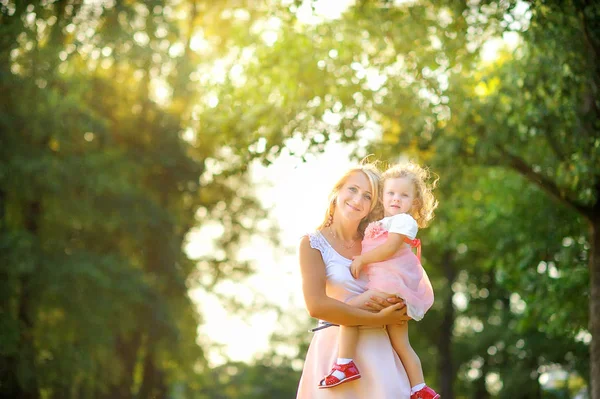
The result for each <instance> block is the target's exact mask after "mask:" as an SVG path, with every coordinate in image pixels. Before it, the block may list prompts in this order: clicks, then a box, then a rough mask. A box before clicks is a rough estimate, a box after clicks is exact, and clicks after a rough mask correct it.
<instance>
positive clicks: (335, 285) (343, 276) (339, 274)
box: [308, 231, 368, 302]
mask: <svg viewBox="0 0 600 399" xmlns="http://www.w3.org/2000/svg"><path fill="white" fill-rule="evenodd" d="M308 238H309V241H310V246H311V247H312V248H314V249H317V250H319V252H321V257H322V258H323V262H324V263H325V273H326V276H327V282H326V285H325V290H326V293H327V296H328V297H330V298H334V299H337V300H338V301H342V302H345V301H347V300H348V299H350V298H352V297H353V296H355V295H358V294H362V293H363V292H365V291H366V290H367V282H368V280H367V277H366V275H365V273H361V275H360V277H359V279H357V280H355V279H354V277H352V274H351V273H350V264H351V263H352V260H351V259H348V258H345V257H343V256H342V255H340V254H339V253H338V252H337V251H336V250H335V249H333V247H332V246H331V244H329V242H328V241H327V239H326V238H325V237H324V236H323V234H321V232H320V231H315V232H314V233H309V234H308Z"/></svg>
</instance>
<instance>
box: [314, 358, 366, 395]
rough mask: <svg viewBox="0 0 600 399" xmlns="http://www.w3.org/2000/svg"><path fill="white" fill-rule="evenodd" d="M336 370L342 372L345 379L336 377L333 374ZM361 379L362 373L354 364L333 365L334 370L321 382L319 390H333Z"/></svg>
mask: <svg viewBox="0 0 600 399" xmlns="http://www.w3.org/2000/svg"><path fill="white" fill-rule="evenodd" d="M335 370H338V371H341V372H342V373H344V378H342V379H341V380H340V379H339V378H337V377H334V375H333V372H334V371H335ZM359 378H360V371H358V367H356V364H354V362H350V363H347V364H337V363H334V364H333V368H332V369H331V371H330V372H329V374H328V375H327V376H326V377H325V378H323V379H322V380H321V382H319V388H321V389H322V388H332V387H335V386H338V385H340V384H343V383H344V382H348V381H352V380H356V379H359Z"/></svg>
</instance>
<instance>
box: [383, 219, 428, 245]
mask: <svg viewBox="0 0 600 399" xmlns="http://www.w3.org/2000/svg"><path fill="white" fill-rule="evenodd" d="M385 219H387V223H384V224H385V225H387V226H386V227H387V230H388V232H390V233H399V234H404V235H406V236H407V237H409V238H410V239H414V238H415V237H416V235H417V232H418V231H419V226H418V225H417V221H416V220H415V218H413V217H412V216H411V215H409V214H406V213H401V214H398V215H394V216H389V217H387V218H385Z"/></svg>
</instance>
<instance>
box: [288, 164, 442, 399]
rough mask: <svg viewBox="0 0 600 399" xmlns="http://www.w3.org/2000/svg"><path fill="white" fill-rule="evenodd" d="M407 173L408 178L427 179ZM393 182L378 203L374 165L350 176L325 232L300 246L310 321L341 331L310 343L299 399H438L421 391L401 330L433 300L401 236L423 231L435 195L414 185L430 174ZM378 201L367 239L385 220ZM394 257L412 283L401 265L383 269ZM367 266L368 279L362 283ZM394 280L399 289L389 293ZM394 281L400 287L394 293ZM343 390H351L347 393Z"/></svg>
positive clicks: (390, 178) (337, 192)
mask: <svg viewBox="0 0 600 399" xmlns="http://www.w3.org/2000/svg"><path fill="white" fill-rule="evenodd" d="M410 165H411V166H410V167H409V169H411V168H412V169H411V170H412V171H413V172H414V171H418V172H419V173H421V172H420V171H423V170H422V169H418V168H416V165H414V164H410ZM398 170H399V167H396V171H398ZM393 173H394V174H393ZM395 173H396V172H392V169H390V170H389V171H388V172H386V175H385V176H387V185H386V186H385V188H386V189H387V191H386V190H384V194H383V196H382V195H381V194H380V193H381V190H382V188H383V183H382V176H381V174H380V172H379V171H378V170H377V168H376V167H375V166H373V165H371V164H366V165H362V166H359V167H356V168H352V169H350V170H349V171H348V172H347V173H346V174H344V176H342V178H341V179H340V180H339V181H338V182H337V184H336V185H335V186H334V188H333V190H332V192H331V195H330V203H329V207H328V210H327V213H326V216H325V219H324V221H323V223H322V224H321V225H320V226H319V228H318V229H317V231H315V232H314V233H311V234H308V235H307V236H305V237H303V239H302V241H301V243H300V249H299V257H300V268H301V273H302V288H303V293H304V298H305V302H306V306H307V309H308V311H309V313H310V314H311V316H313V317H316V318H318V319H321V320H326V321H327V322H330V323H335V324H338V325H341V326H343V327H341V328H340V330H341V331H340V332H339V334H338V329H337V328H326V329H322V330H319V331H318V332H317V333H316V334H315V336H314V337H313V340H312V342H311V345H310V347H309V350H308V353H307V357H306V362H305V366H304V370H303V374H302V378H301V379H300V384H299V387H298V396H297V398H302V399H311V398H332V399H333V398H349V399H353V398H356V399H358V398H367V397H373V398H382V399H387V398H389V399H391V398H408V397H409V396H410V397H411V398H426V399H430V398H431V399H433V398H439V395H437V394H435V392H433V391H432V390H431V389H429V388H428V387H426V386H424V383H423V381H422V380H423V377H422V372H421V371H420V370H421V369H420V362H419V359H418V357H417V356H416V354H415V353H414V351H412V349H411V348H410V345H409V343H408V335H407V331H408V330H407V325H406V321H408V320H409V319H410V318H415V319H420V318H422V317H423V314H424V313H425V311H426V310H427V309H428V308H429V307H430V306H431V303H432V301H433V291H432V290H431V285H430V283H429V280H428V279H427V275H426V274H425V273H424V271H423V269H422V267H421V266H420V262H418V260H417V261H416V262H415V260H414V259H412V258H410V256H409V255H408V254H407V253H406V251H408V253H409V254H410V255H412V252H411V251H410V247H408V245H406V244H404V241H405V237H406V238H407V241H410V242H411V243H412V244H416V243H417V242H416V241H413V240H414V238H415V235H416V231H417V226H421V227H424V226H425V225H426V224H427V222H428V221H429V220H430V219H431V218H432V214H433V209H434V208H435V206H436V205H437V203H436V202H435V200H434V199H433V196H432V195H431V189H430V188H429V187H428V186H427V185H424V186H421V185H420V184H421V183H423V184H425V183H424V182H425V180H424V179H425V178H426V177H427V176H426V175H421V174H418V175H413V174H408V175H404V174H401V175H398V176H397V175H396V174H395ZM392 174H393V175H392ZM422 187H425V189H424V190H422ZM386 192H387V193H388V197H386ZM411 194H412V197H411ZM382 197H383V205H384V208H385V211H386V216H387V217H386V218H384V219H382V220H379V221H378V222H375V223H373V224H371V225H370V227H369V228H368V229H367V235H366V236H365V229H366V228H367V225H369V223H370V222H374V221H377V220H378V219H380V218H381V216H382V206H381V204H382V201H381V198H382ZM411 215H412V216H411ZM407 217H410V218H411V219H412V220H413V222H412V223H411V222H410V220H409V219H408V218H407ZM392 220H393V221H392ZM388 236H389V237H388ZM390 238H391V240H390V243H387V241H386V239H390ZM408 239H410V240H408ZM361 241H362V242H361ZM380 247H381V248H380ZM412 256H414V255H412ZM396 257H400V258H401V261H400V262H399V263H401V264H402V267H408V268H409V269H410V273H409V276H408V277H407V276H404V275H403V274H402V273H401V272H400V273H399V272H398V267H395V266H394V267H392V265H391V263H394V262H395V263H398V262H397V261H391V260H390V261H388V260H387V259H388V258H396ZM352 259H354V261H353V260H352ZM373 262H375V264H373V265H369V264H370V263H373ZM388 266H389V267H388ZM363 267H364V268H365V269H366V270H367V272H368V273H367V274H365V273H363V274H359V273H360V270H361V269H362V268H363ZM386 269H389V270H388V271H386ZM352 271H354V273H355V275H356V277H358V278H356V279H355V278H354V277H353V275H352ZM386 273H387V274H386ZM367 275H368V276H369V280H368V279H367ZM390 276H395V277H394V278H393V279H392V278H391V277H390ZM388 277H390V278H388ZM390 281H395V282H396V284H392V285H389V284H388V283H389V282H390ZM400 281H403V284H401V285H398V282H400ZM369 287H371V288H369ZM399 288H401V289H399ZM411 295H412V296H411ZM398 297H401V298H403V299H404V301H401V302H399V301H398V299H397V298H398ZM404 302H406V303H407V304H408V307H406V306H405V304H404ZM407 309H408V310H407ZM407 311H408V315H407ZM322 323H324V322H321V324H322ZM386 326H387V327H386ZM359 335H360V339H359V338H358V336H359ZM338 346H339V354H340V355H339V356H337V360H336V351H335V348H336V347H338ZM342 355H343V356H342ZM398 355H400V357H399V356H398ZM401 358H402V361H401V360H400V359H401ZM354 360H356V363H355V362H354ZM332 363H333V364H334V367H333V369H332V370H331V371H330V372H329V374H328V375H326V374H327V372H328V370H329V367H330V365H331V364H332ZM356 364H359V365H360V366H361V370H362V372H359V371H358V368H357V366H356ZM407 373H408V376H407ZM323 375H326V377H325V378H323ZM409 378H410V382H409ZM349 381H355V382H353V383H352V384H344V383H345V382H349ZM411 385H412V386H413V391H415V392H411ZM421 385H423V386H421ZM333 387H335V389H323V388H333ZM419 388H421V389H419ZM411 394H412V395H411ZM436 395H437V396H436Z"/></svg>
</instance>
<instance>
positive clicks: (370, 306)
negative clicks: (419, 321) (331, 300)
mask: <svg viewBox="0 0 600 399" xmlns="http://www.w3.org/2000/svg"><path fill="white" fill-rule="evenodd" d="M346 303H347V304H348V305H350V306H354V307H355V308H360V309H363V310H370V311H371V312H378V311H380V310H382V309H385V308H387V307H388V306H392V305H395V304H397V303H404V301H403V300H402V299H401V298H398V297H397V296H396V295H391V294H387V293H385V292H381V291H376V290H368V291H365V292H363V293H362V294H360V295H356V296H355V297H353V298H352V299H349V300H348V301H346Z"/></svg>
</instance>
